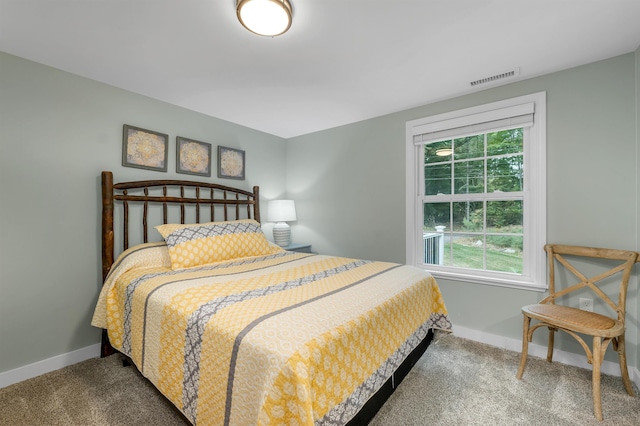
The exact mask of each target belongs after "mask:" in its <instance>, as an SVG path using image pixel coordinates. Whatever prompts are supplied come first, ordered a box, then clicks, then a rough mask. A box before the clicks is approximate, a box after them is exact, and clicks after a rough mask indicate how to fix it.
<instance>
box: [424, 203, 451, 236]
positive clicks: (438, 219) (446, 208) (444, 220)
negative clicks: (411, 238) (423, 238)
mask: <svg viewBox="0 0 640 426" xmlns="http://www.w3.org/2000/svg"><path fill="white" fill-rule="evenodd" d="M450 212H451V203H448V202H447V203H424V207H423V213H424V226H423V232H433V231H436V229H441V228H436V226H438V227H440V226H444V227H445V228H444V229H443V230H450V229H451V224H450V223H449V220H450V217H451V215H450Z"/></svg>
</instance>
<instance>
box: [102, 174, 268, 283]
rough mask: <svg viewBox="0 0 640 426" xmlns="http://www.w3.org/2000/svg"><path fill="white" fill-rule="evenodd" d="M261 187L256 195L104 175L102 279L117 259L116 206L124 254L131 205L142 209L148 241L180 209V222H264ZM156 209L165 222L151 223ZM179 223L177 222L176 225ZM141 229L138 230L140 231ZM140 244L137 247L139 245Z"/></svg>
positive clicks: (197, 184) (255, 190)
mask: <svg viewBox="0 0 640 426" xmlns="http://www.w3.org/2000/svg"><path fill="white" fill-rule="evenodd" d="M259 200H260V197H259V188H258V187H257V186H254V187H253V192H249V191H245V190H242V189H238V188H231V187H228V186H224V185H218V184H215V183H208V182H195V181H187V180H144V181H134V182H121V183H115V184H114V183H113V174H112V173H111V172H108V171H105V172H102V279H103V280H104V279H105V278H106V276H107V274H108V273H109V270H110V269H111V265H113V262H114V260H115V258H114V250H115V236H116V234H115V233H114V207H115V206H116V204H117V203H118V205H120V204H121V205H122V234H121V235H122V245H123V247H122V251H124V250H126V249H127V248H129V241H130V233H129V219H130V216H131V215H130V210H129V207H130V206H129V204H136V205H139V206H141V212H140V217H141V219H140V220H141V223H140V226H141V227H142V239H141V241H138V242H140V243H142V242H145V243H146V242H148V230H149V228H150V227H153V226H157V225H161V224H165V223H168V222H167V221H168V217H169V214H168V212H169V209H170V208H171V207H173V208H176V209H179V215H180V223H185V219H186V218H187V217H189V218H192V219H190V221H189V223H202V222H214V221H225V220H238V219H255V220H257V221H258V222H260V204H259ZM152 206H161V207H162V223H149V210H150V208H151V207H152ZM176 222H177V221H174V223H176ZM136 229H138V228H136ZM138 242H136V243H135V244H137V243H138Z"/></svg>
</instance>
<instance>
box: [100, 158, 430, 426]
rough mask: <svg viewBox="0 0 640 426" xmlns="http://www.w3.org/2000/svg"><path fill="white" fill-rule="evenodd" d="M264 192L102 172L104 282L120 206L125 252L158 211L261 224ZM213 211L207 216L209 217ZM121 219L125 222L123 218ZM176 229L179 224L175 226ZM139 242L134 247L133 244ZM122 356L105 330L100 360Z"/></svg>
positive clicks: (389, 385)
mask: <svg viewBox="0 0 640 426" xmlns="http://www.w3.org/2000/svg"><path fill="white" fill-rule="evenodd" d="M259 201H260V192H259V187H258V186H254V187H253V192H249V191H245V190H243V189H238V188H232V187H228V186H224V185H219V184H215V183H208V182H195V181H187V180H145V181H134V182H121V183H115V184H114V183H113V174H112V172H110V171H104V172H102V279H103V280H104V279H105V278H106V277H107V275H108V273H109V271H110V269H111V266H112V265H113V262H114V261H115V245H116V237H117V235H118V234H116V233H115V232H114V215H115V210H116V206H118V207H119V206H121V207H122V215H121V218H122V219H121V220H122V222H121V223H118V228H120V227H121V228H122V231H121V232H122V233H121V234H120V235H121V239H122V241H121V244H119V245H121V247H122V249H121V250H119V251H118V253H121V252H122V251H124V250H126V249H128V248H129V246H130V245H131V246H133V245H135V244H140V243H146V242H148V241H149V233H148V230H149V228H150V227H151V228H152V227H153V226H157V225H160V223H149V216H150V214H149V212H150V210H151V209H152V208H153V207H154V206H161V210H162V223H164V224H166V223H168V220H169V213H170V212H172V211H173V210H175V209H177V210H178V211H179V218H180V223H183V224H184V223H185V220H187V219H189V222H188V223H201V222H214V221H226V220H238V219H254V220H256V221H258V222H260V203H259ZM131 205H133V206H136V207H137V208H138V210H141V212H140V215H139V216H140V219H139V220H140V221H141V232H142V235H141V236H140V235H139V234H140V231H138V238H133V237H134V235H132V233H130V232H129V222H130V218H131V216H132V214H131V209H130V207H131ZM207 211H208V214H206V212H207ZM118 218H120V216H118ZM172 223H175V221H173V222H172ZM132 239H133V240H134V242H133V243H131V244H130V241H131V240H132ZM432 339H433V330H430V331H429V333H428V334H427V336H426V337H425V339H424V340H423V341H422V342H421V343H420V344H419V345H418V346H417V347H416V348H415V349H414V350H413V352H411V354H410V355H409V356H408V357H407V359H406V360H405V361H404V362H403V363H402V364H401V365H400V367H398V369H397V370H396V372H395V373H394V374H393V376H391V377H390V378H389V379H388V380H387V381H386V382H385V384H384V385H383V386H382V387H381V388H380V390H379V391H378V392H377V393H376V394H375V395H374V396H373V397H372V398H371V399H369V401H368V402H367V403H366V404H365V405H364V406H363V407H362V409H360V411H359V412H358V414H357V415H356V416H355V417H354V418H353V419H351V421H349V423H348V425H349V426H354V425H363V424H367V423H369V421H370V420H371V419H372V418H373V417H374V416H375V415H376V413H377V412H378V410H379V409H380V407H382V405H383V404H384V403H385V401H386V400H387V399H388V398H389V396H391V394H392V393H393V391H394V390H395V388H397V387H398V385H399V384H400V382H401V381H402V379H404V377H405V376H406V375H407V373H409V371H410V370H411V368H412V367H413V366H414V365H415V363H416V362H417V361H418V360H419V359H420V357H421V356H422V354H423V353H424V352H425V351H426V349H427V347H428V346H429V344H430V343H431V340H432ZM115 352H117V351H116V350H115V349H114V348H113V347H112V346H111V344H110V343H109V337H108V335H107V330H102V347H101V351H100V353H101V356H102V357H105V356H108V355H111V354H113V353H115Z"/></svg>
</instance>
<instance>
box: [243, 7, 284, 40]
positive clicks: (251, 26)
mask: <svg viewBox="0 0 640 426" xmlns="http://www.w3.org/2000/svg"><path fill="white" fill-rule="evenodd" d="M236 6H237V7H236V12H237V14H238V20H239V21H240V23H241V24H242V26H244V27H245V28H246V29H248V30H249V31H251V32H252V33H255V34H258V35H262V36H268V37H275V36H279V35H280V34H284V33H285V32H287V30H288V29H289V28H290V27H291V3H289V1H288V0H237V3H236Z"/></svg>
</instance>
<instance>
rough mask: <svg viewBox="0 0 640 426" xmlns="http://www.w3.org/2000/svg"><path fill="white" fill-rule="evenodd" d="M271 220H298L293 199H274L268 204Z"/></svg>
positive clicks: (269, 218)
mask: <svg viewBox="0 0 640 426" xmlns="http://www.w3.org/2000/svg"><path fill="white" fill-rule="evenodd" d="M267 210H268V212H267V213H268V220H269V221H270V222H291V221H294V220H296V205H295V203H294V202H293V200H272V201H269V203H268V204H267Z"/></svg>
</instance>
